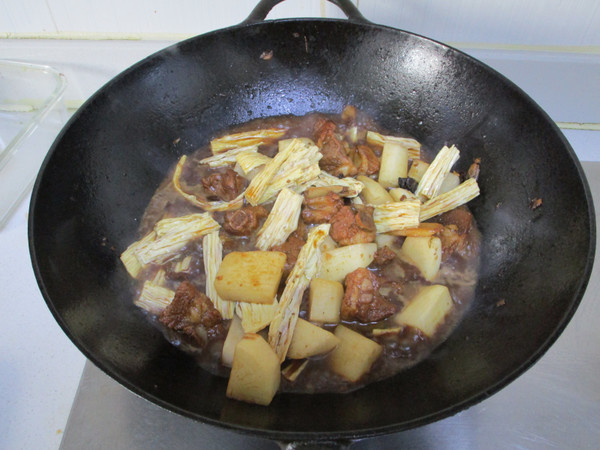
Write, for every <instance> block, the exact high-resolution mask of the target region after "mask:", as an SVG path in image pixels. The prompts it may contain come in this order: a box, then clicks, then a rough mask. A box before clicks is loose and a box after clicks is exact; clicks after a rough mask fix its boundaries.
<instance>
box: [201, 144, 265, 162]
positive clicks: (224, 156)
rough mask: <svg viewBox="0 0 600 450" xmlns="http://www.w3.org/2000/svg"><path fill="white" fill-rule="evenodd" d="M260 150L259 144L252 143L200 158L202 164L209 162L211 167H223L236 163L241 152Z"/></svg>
mask: <svg viewBox="0 0 600 450" xmlns="http://www.w3.org/2000/svg"><path fill="white" fill-rule="evenodd" d="M257 151H258V146H257V145H250V146H247V147H237V148H232V149H231V150H227V151H225V152H223V153H217V154H216V155H213V156H209V157H208V158H204V159H201V160H200V164H207V165H209V166H210V167H223V166H229V165H233V164H235V163H236V160H237V159H236V157H237V156H238V155H239V154H240V153H246V152H248V153H256V152H257Z"/></svg>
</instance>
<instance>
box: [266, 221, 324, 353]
mask: <svg viewBox="0 0 600 450" xmlns="http://www.w3.org/2000/svg"><path fill="white" fill-rule="evenodd" d="M330 226H331V225H329V224H322V225H317V226H316V227H314V228H312V229H311V230H310V232H309V233H308V237H307V239H306V244H304V245H303V246H302V249H301V250H300V253H299V254H298V259H297V261H296V264H295V265H294V268H293V269H292V271H291V273H290V275H289V276H288V278H287V281H286V284H285V289H284V290H283V293H282V294H281V298H280V299H279V306H278V307H277V312H276V314H275V317H274V318H273V321H272V322H271V325H270V326H269V344H270V345H271V347H272V348H273V350H275V353H276V354H277V356H278V358H279V361H280V362H283V360H284V359H285V356H286V354H287V351H288V348H289V346H290V342H291V341H292V336H293V334H294V328H295V326H296V321H297V320H298V313H299V311H300V304H301V303H302V296H303V294H304V291H305V290H306V288H308V286H309V284H310V281H311V280H312V279H313V278H314V277H315V276H316V275H317V274H318V273H319V270H320V260H321V243H322V242H323V240H324V239H325V238H326V237H327V236H328V235H329V228H330Z"/></svg>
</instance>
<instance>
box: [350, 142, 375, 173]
mask: <svg viewBox="0 0 600 450" xmlns="http://www.w3.org/2000/svg"><path fill="white" fill-rule="evenodd" d="M354 164H355V165H356V170H357V171H358V174H359V175H374V174H376V173H377V172H379V158H378V157H377V155H376V154H375V152H374V151H373V150H372V149H371V147H368V146H366V145H359V146H357V147H356V149H355V150H354Z"/></svg>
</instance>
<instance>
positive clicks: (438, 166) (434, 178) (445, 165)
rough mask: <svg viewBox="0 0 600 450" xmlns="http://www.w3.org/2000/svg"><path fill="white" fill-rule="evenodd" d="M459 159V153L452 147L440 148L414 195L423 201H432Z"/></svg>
mask: <svg viewBox="0 0 600 450" xmlns="http://www.w3.org/2000/svg"><path fill="white" fill-rule="evenodd" d="M459 157H460V151H459V150H458V148H456V147H455V146H454V145H453V146H452V147H447V146H444V147H442V149H441V150H440V151H439V153H438V154H437V155H436V157H435V159H434V160H433V161H432V162H431V164H429V167H428V168H427V170H426V171H425V174H423V178H421V181H419V185H418V186H417V190H416V191H415V195H417V196H422V197H424V198H425V199H432V198H434V197H435V196H436V195H438V192H439V190H440V187H441V186H442V183H443V182H444V179H445V178H446V176H447V175H448V174H449V173H450V169H451V168H452V166H453V165H454V163H455V162H456V161H458V158H459Z"/></svg>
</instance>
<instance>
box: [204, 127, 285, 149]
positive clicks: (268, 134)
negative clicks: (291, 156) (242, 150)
mask: <svg viewBox="0 0 600 450" xmlns="http://www.w3.org/2000/svg"><path fill="white" fill-rule="evenodd" d="M286 132H287V130H286V129H280V128H269V129H265V130H253V131H244V132H242V133H233V134H228V135H227V136H222V137H220V138H216V139H213V140H212V141H210V149H211V151H212V153H213V155H216V154H218V153H223V152H226V151H227V150H230V149H232V148H237V147H246V146H248V145H260V144H263V143H264V142H266V141H270V140H273V139H278V138H280V137H281V136H283V135H284V134H285V133H286Z"/></svg>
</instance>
